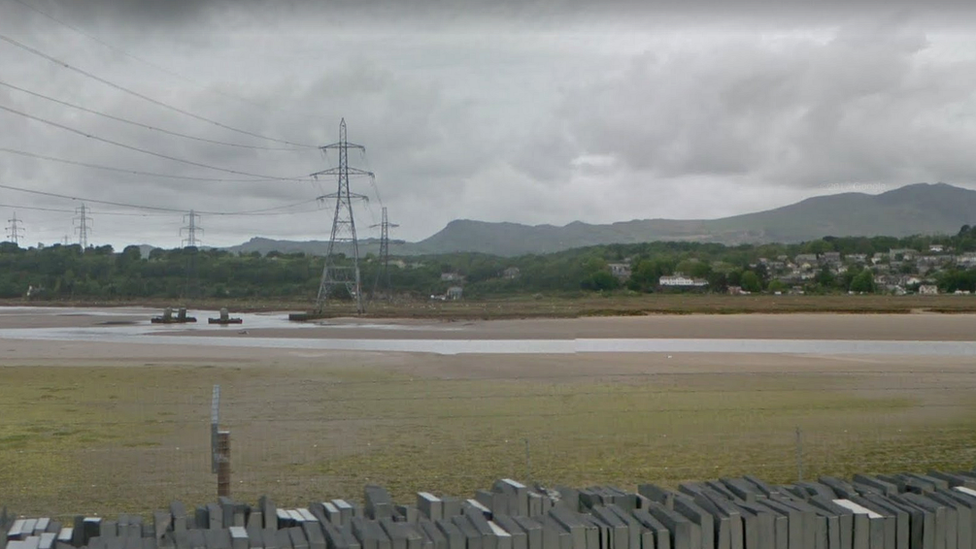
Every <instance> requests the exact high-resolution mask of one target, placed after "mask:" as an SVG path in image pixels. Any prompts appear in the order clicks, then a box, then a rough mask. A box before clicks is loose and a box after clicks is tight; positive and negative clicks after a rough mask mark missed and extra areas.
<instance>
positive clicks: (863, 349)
mask: <svg viewBox="0 0 976 549" xmlns="http://www.w3.org/2000/svg"><path fill="white" fill-rule="evenodd" d="M17 314H31V315H57V316H63V315H68V316H96V317H99V322H97V324H98V325H95V326H88V327H73V328H8V329H0V339H22V340H45V341H87V342H99V343H106V344H112V343H139V344H154V345H202V346H211V347H238V348H254V347H266V348H277V349H315V350H342V351H379V352H384V351H385V352H391V351H392V352H415V353H435V354H448V355H453V354H466V353H483V354H538V353H546V354H572V353H762V354H765V353H773V354H805V355H903V356H904V355H911V356H925V355H930V356H955V357H969V356H974V357H976V342H971V341H877V340H860V341H858V340H807V339H802V340H798V339H705V338H687V339H670V338H669V339H663V338H628V339H610V338H607V339H499V340H488V339H414V338H400V339H373V338H370V339H357V338H342V337H335V332H334V330H346V329H350V328H359V329H371V330H382V331H413V330H425V331H427V332H430V331H445V332H447V331H450V332H456V331H458V330H462V328H460V327H457V326H445V325H435V324H425V325H413V326H405V325H401V324H376V323H356V322H352V323H349V322H348V321H347V322H335V321H333V322H328V321H327V322H322V323H302V322H290V321H288V315H287V314H285V313H268V314H264V313H262V314H239V315H238V314H235V315H233V316H239V317H241V318H243V319H244V324H243V325H233V326H225V327H221V326H213V325H210V324H208V323H207V318H208V317H216V316H218V314H217V313H216V312H215V311H191V312H189V314H190V316H195V317H197V322H196V323H191V324H176V325H160V324H151V323H150V322H149V316H150V315H151V314H158V313H156V312H150V311H148V310H146V309H114V310H111V309H109V310H106V309H55V308H33V307H16V308H13V307H11V308H0V315H17ZM133 317H135V318H137V319H138V320H135V321H133V322H124V321H123V319H127V318H128V319H131V318H133ZM102 318H104V319H105V320H102ZM261 328H278V329H289V330H322V331H323V334H325V333H327V332H332V333H331V334H330V337H328V338H306V337H302V338H293V337H256V336H252V335H249V334H247V333H242V332H246V331H247V330H249V329H261ZM215 329H221V330H227V331H228V334H227V335H226V336H198V335H185V333H184V332H188V331H189V332H195V331H199V330H215Z"/></svg>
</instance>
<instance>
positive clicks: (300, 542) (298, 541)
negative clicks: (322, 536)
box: [287, 526, 310, 549]
mask: <svg viewBox="0 0 976 549" xmlns="http://www.w3.org/2000/svg"><path fill="white" fill-rule="evenodd" d="M287 532H288V537H289V538H290V539H291V546H292V547H293V548H294V549H309V547H310V546H309V543H308V538H307V537H305V529H304V528H302V527H301V526H292V527H291V528H289V529H288V530H287Z"/></svg>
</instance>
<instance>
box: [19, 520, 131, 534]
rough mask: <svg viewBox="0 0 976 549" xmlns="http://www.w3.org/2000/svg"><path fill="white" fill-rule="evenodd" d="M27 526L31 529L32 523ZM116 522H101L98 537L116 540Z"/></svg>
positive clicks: (117, 532) (117, 527) (29, 522)
mask: <svg viewBox="0 0 976 549" xmlns="http://www.w3.org/2000/svg"><path fill="white" fill-rule="evenodd" d="M27 523H28V524H30V525H31V527H32V528H33V526H34V521H27ZM118 524H119V523H118V522H116V521H114V520H103V521H102V523H101V525H100V527H99V529H98V536H99V537H102V538H116V537H118V536H119V526H118Z"/></svg>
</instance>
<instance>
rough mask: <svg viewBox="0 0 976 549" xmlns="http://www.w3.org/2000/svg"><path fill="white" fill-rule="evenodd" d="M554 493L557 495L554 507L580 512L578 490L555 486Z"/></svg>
mask: <svg viewBox="0 0 976 549" xmlns="http://www.w3.org/2000/svg"><path fill="white" fill-rule="evenodd" d="M556 493H558V494H559V501H558V503H557V504H556V505H554V507H566V508H568V509H569V510H570V511H576V512H579V511H580V508H581V507H580V496H579V490H577V489H576V488H572V487H569V486H557V487H556Z"/></svg>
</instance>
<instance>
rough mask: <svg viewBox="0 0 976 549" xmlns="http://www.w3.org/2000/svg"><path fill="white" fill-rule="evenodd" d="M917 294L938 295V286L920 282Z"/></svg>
mask: <svg viewBox="0 0 976 549" xmlns="http://www.w3.org/2000/svg"><path fill="white" fill-rule="evenodd" d="M918 293H919V295H938V293H939V287H938V286H936V285H935V284H922V285H921V286H919V287H918Z"/></svg>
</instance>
